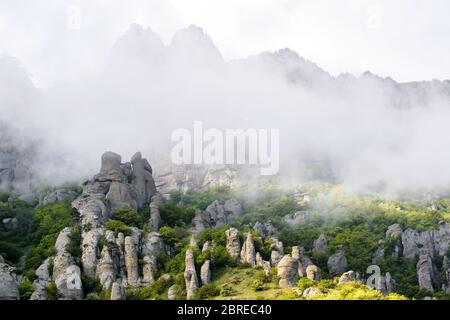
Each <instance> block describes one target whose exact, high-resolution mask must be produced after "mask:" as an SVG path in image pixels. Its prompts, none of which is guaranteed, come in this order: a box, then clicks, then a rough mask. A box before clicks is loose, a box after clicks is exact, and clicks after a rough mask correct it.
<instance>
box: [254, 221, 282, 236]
mask: <svg viewBox="0 0 450 320" xmlns="http://www.w3.org/2000/svg"><path fill="white" fill-rule="evenodd" d="M253 230H255V231H256V232H258V233H259V234H260V235H261V237H262V238H263V239H265V238H268V237H272V236H274V235H275V234H276V233H277V229H276V228H275V226H274V225H273V224H272V223H271V222H265V223H261V222H259V221H257V222H256V223H255V224H254V226H253Z"/></svg>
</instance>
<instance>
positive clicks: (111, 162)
mask: <svg viewBox="0 0 450 320" xmlns="http://www.w3.org/2000/svg"><path fill="white" fill-rule="evenodd" d="M121 163H122V157H121V156H120V155H118V154H117V153H114V152H110V151H108V152H105V153H104V154H103V155H102V166H101V169H100V172H102V173H107V172H110V171H113V170H116V171H121V168H120V164H121Z"/></svg>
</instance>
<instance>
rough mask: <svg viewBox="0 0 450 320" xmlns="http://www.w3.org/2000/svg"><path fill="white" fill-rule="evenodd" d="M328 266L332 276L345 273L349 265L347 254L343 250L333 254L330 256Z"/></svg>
mask: <svg viewBox="0 0 450 320" xmlns="http://www.w3.org/2000/svg"><path fill="white" fill-rule="evenodd" d="M327 266H328V271H329V273H330V276H331V277H336V276H338V275H341V274H343V273H344V272H345V271H346V270H347V266H348V264H347V258H346V257H345V254H344V253H343V252H342V251H340V252H337V253H335V254H332V255H331V256H330V257H329V258H328V262H327Z"/></svg>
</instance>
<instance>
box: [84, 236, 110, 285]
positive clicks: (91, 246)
mask: <svg viewBox="0 0 450 320" xmlns="http://www.w3.org/2000/svg"><path fill="white" fill-rule="evenodd" d="M104 232H105V231H104V229H103V228H95V229H91V230H89V231H87V232H84V233H83V235H82V238H83V240H82V244H81V247H82V254H81V263H82V265H83V271H84V273H85V274H86V275H87V276H88V277H90V278H91V279H95V276H96V274H97V270H96V269H97V264H98V261H97V256H98V255H99V252H98V242H99V240H100V238H101V237H102V236H103V234H104Z"/></svg>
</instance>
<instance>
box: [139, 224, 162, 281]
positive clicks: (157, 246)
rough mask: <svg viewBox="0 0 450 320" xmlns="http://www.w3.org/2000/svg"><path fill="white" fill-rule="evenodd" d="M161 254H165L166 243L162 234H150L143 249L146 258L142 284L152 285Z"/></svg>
mask: <svg viewBox="0 0 450 320" xmlns="http://www.w3.org/2000/svg"><path fill="white" fill-rule="evenodd" d="M160 252H164V241H163V238H162V236H161V234H160V233H158V232H150V233H149V234H148V235H147V238H146V240H145V242H144V245H143V247H142V254H143V256H144V267H143V278H142V282H144V283H152V282H153V281H154V276H155V272H156V271H157V257H158V255H159V253H160Z"/></svg>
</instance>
